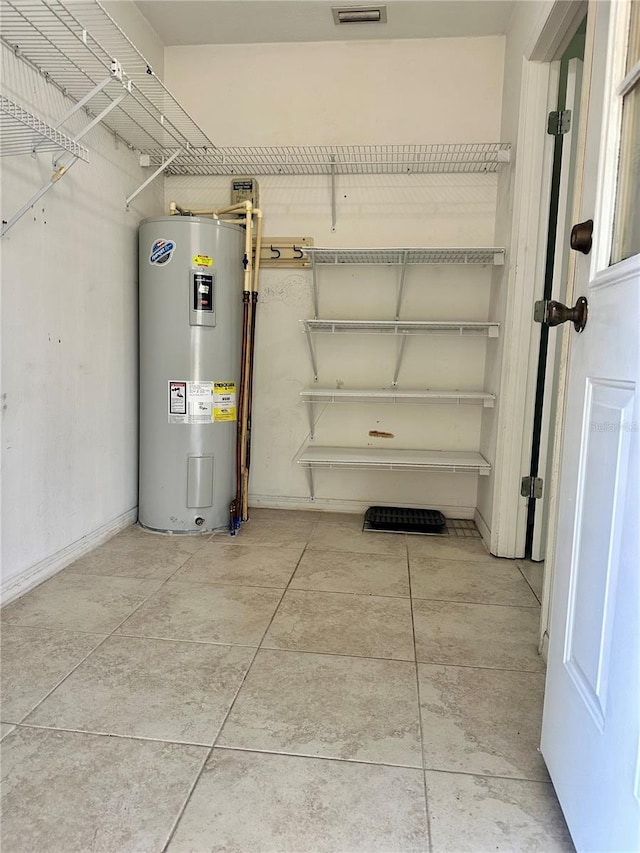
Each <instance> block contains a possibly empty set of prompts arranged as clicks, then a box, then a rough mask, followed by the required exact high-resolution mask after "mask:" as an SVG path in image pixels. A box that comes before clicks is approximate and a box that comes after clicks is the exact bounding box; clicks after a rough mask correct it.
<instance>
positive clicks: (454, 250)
mask: <svg viewBox="0 0 640 853" xmlns="http://www.w3.org/2000/svg"><path fill="white" fill-rule="evenodd" d="M303 251H304V253H305V255H308V257H309V258H310V259H311V260H312V262H313V263H314V264H325V265H340V264H388V265H390V266H393V265H396V266H399V265H402V264H404V263H407V264H502V263H504V249H502V248H496V247H484V246H483V247H475V248H473V247H451V248H438V247H425V248H419V247H393V248H371V249H332V248H325V247H321V246H306V247H304V249H303Z"/></svg>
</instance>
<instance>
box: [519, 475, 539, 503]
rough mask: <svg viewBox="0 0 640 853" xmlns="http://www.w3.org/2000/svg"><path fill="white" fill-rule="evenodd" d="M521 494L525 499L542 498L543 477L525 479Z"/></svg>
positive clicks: (523, 479)
mask: <svg viewBox="0 0 640 853" xmlns="http://www.w3.org/2000/svg"><path fill="white" fill-rule="evenodd" d="M520 494H521V495H522V497H523V498H533V499H534V500H537V499H538V498H541V497H542V477H523V478H522V484H521V486H520Z"/></svg>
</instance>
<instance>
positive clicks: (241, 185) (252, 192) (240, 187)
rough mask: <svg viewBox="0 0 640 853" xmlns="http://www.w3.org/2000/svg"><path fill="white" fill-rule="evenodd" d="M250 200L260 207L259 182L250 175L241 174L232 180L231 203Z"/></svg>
mask: <svg viewBox="0 0 640 853" xmlns="http://www.w3.org/2000/svg"><path fill="white" fill-rule="evenodd" d="M243 201H250V202H251V204H252V205H253V206H254V207H260V191H259V188H258V182H257V181H256V179H255V178H252V177H251V176H250V175H239V176H238V177H237V178H232V180H231V204H240V203H241V202H243Z"/></svg>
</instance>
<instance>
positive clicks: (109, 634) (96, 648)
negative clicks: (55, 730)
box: [15, 540, 208, 725]
mask: <svg viewBox="0 0 640 853" xmlns="http://www.w3.org/2000/svg"><path fill="white" fill-rule="evenodd" d="M207 541H208V540H207ZM203 545H204V543H203ZM200 547H202V546H200ZM198 550H199V549H198ZM194 553H195V552H194ZM192 556H193V554H190V555H189V556H188V557H187V558H186V559H185V560H184V562H183V563H181V564H180V566H178V568H177V569H176V571H179V570H180V569H181V568H182V566H183V565H184V564H185V563H186V562H187V561H188V560H190V559H191V557H192ZM71 574H72V573H71ZM76 574H77V573H76ZM54 577H56V575H54ZM89 577H91V575H90V576H89ZM99 577H103V576H102V575H99ZM107 577H111V575H108V576H107ZM170 577H173V575H171V576H170ZM135 580H141V578H136V579H135ZM145 580H146V579H145ZM168 581H169V578H167V579H166V580H164V581H163V582H162V583H161V584H160V586H159V587H158V588H157V589H154V590H153V592H150V593H149V594H148V595H146V596H145V597H144V599H143V600H142V601H141V602H140V604H138V606H137V607H135V608H134V609H133V610H132V611H131V613H128V614H127V615H126V616H125V617H124V619H122V621H120V622H119V623H118V624H117V625H116V626H115V628H114V629H113V630H112V631H111V632H109V633H108V634H107V635H106V636H103V638H102V640H101V641H100V642H99V643H98V644H97V645H96V646H94V648H93V649H91V651H90V652H89V653H88V654H87V655H85V656H84V657H83V658H82V660H81V661H78V663H77V664H76V665H75V666H74V667H73V668H72V669H71V670H69V672H68V673H67V674H66V675H65V676H64V677H63V678H61V679H60V681H58V683H57V684H56V685H55V686H54V687H52V688H51V690H49V692H48V693H47V694H46V695H45V696H43V697H42V699H40V700H39V701H38V702H37V703H36V704H35V705H34V706H33V708H31V710H30V711H28V712H27V713H26V714H25V715H24V716H23V717H22V718H21V720H20V723H15V725H20V724H21V723H23V722H24V721H25V720H26V719H27V717H28V716H30V715H31V714H33V712H34V711H36V710H37V709H38V708H39V707H40V705H42V703H43V702H44V701H46V700H47V699H48V698H49V696H51V694H52V693H53V692H54V690H57V689H58V687H60V686H61V685H62V684H64V682H65V681H66V680H67V679H68V678H69V677H70V676H71V675H73V673H74V672H75V671H76V670H77V669H78V667H80V666H82V664H83V663H85V661H87V660H88V659H89V658H90V657H91V655H92V654H93V653H94V652H96V651H97V650H98V649H99V648H101V647H102V646H103V645H104V644H105V643H106V642H107V640H109V639H110V638H111V637H112V636H113V635H114V634H115V632H116V631H117V630H118V628H120V627H121V626H122V625H124V623H125V622H126V621H127V619H129V618H130V617H131V616H133V614H134V613H137V612H138V610H139V609H140V608H141V607H142V606H143V605H144V604H146V602H147V601H148V600H149V598H151V596H152V595H155V594H156V593H157V592H159V591H160V590H161V589H162V587H163V586H165V584H166V583H168ZM45 583H46V581H45ZM17 627H22V626H19V625H17ZM24 627H27V626H24ZM28 627H31V628H34V627H37V626H33V625H31V626H28ZM40 630H54V631H55V630H58V631H64V630H69V629H67V628H40ZM79 633H91V632H88V631H87V632H79Z"/></svg>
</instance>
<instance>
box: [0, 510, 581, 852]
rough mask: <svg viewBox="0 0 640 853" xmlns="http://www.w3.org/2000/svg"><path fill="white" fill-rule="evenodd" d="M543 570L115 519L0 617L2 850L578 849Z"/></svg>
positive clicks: (367, 543) (346, 533) (441, 547)
mask: <svg viewBox="0 0 640 853" xmlns="http://www.w3.org/2000/svg"><path fill="white" fill-rule="evenodd" d="M540 582H541V569H540V567H539V566H536V565H535V564H532V563H525V562H522V561H508V560H497V559H495V558H493V557H491V556H490V555H489V554H487V552H486V551H485V549H484V547H483V545H482V543H481V542H480V541H479V540H462V541H461V540H456V539H455V538H434V537H416V536H404V535H401V534H376V533H362V532H361V519H360V518H356V517H352V516H338V515H335V514H331V515H328V514H327V515H323V514H320V513H303V512H281V511H276V510H264V509H261V510H254V511H253V513H252V519H251V521H250V522H249V524H247V525H246V526H245V527H244V528H243V530H242V531H241V533H240V535H239V536H238V537H237V538H235V539H230V538H229V537H228V536H226V535H223V534H220V535H215V536H213V537H207V536H204V537H195V538H191V537H189V538H178V537H162V536H157V535H152V534H149V533H145V532H143V531H142V530H140V529H139V528H136V527H133V528H129V529H128V530H126V531H124V532H123V533H120V534H119V535H118V536H116V537H114V538H113V539H112V540H110V541H109V542H107V543H106V544H104V545H102V546H101V547H99V548H97V549H96V550H95V551H94V552H92V553H91V554H89V555H87V556H86V557H83V558H82V559H80V560H78V561H77V562H76V563H74V564H73V565H71V566H69V567H68V568H67V569H65V570H64V571H63V572H61V573H60V574H58V575H57V576H55V577H54V578H52V579H51V580H49V581H47V582H46V583H44V584H42V585H41V586H39V587H37V588H36V589H34V590H32V591H31V592H30V593H28V594H27V595H25V596H23V597H22V598H21V599H19V600H18V601H15V602H13V603H12V604H10V605H8V606H7V607H6V608H5V609H4V610H3V612H2V636H1V642H2V648H1V652H2V701H1V704H0V719H1V720H2V726H1V729H0V736H1V737H2V746H1V750H2V776H3V795H2V797H3V799H2V820H1V824H0V832H1V840H2V849H3V850H6V851H7V853H23V851H24V853H27V851H29V853H31V851H38V853H48V852H49V851H50V853H75V851H78V853H87V851H105V853H106V851H113V853H125V851H136V853H139V851H150V852H151V853H156V851H157V853H161V851H164V850H167V851H170V853H177V851H192V853H204V851H242V853H250V852H251V851H255V853H268V851H273V853H285V851H289V853H321V852H322V851H331V853H339V851H340V853H347V851H349V853H351V851H364V853H367V852H368V851H387V853H404V851H425V853H426V851H431V853H447V851H449V853H458V851H472V853H485V851H487V853H488V851H495V850H501V851H508V850H510V851H527V853H534V852H535V851H540V853H553V852H554V851H571V850H573V847H572V845H571V841H570V839H569V836H568V834H567V830H566V827H565V824H564V821H563V819H562V815H561V813H560V809H559V807H558V804H557V801H556V799H555V795H554V792H553V789H552V787H551V784H550V782H549V781H548V776H547V773H546V770H545V767H544V764H543V762H542V759H541V757H540V754H539V752H538V749H537V744H538V740H539V733H540V721H541V708H542V695H543V687H544V666H543V664H542V661H541V660H540V658H539V657H538V655H537V652H536V637H537V625H538V619H539V594H540V592H539V590H540Z"/></svg>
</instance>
